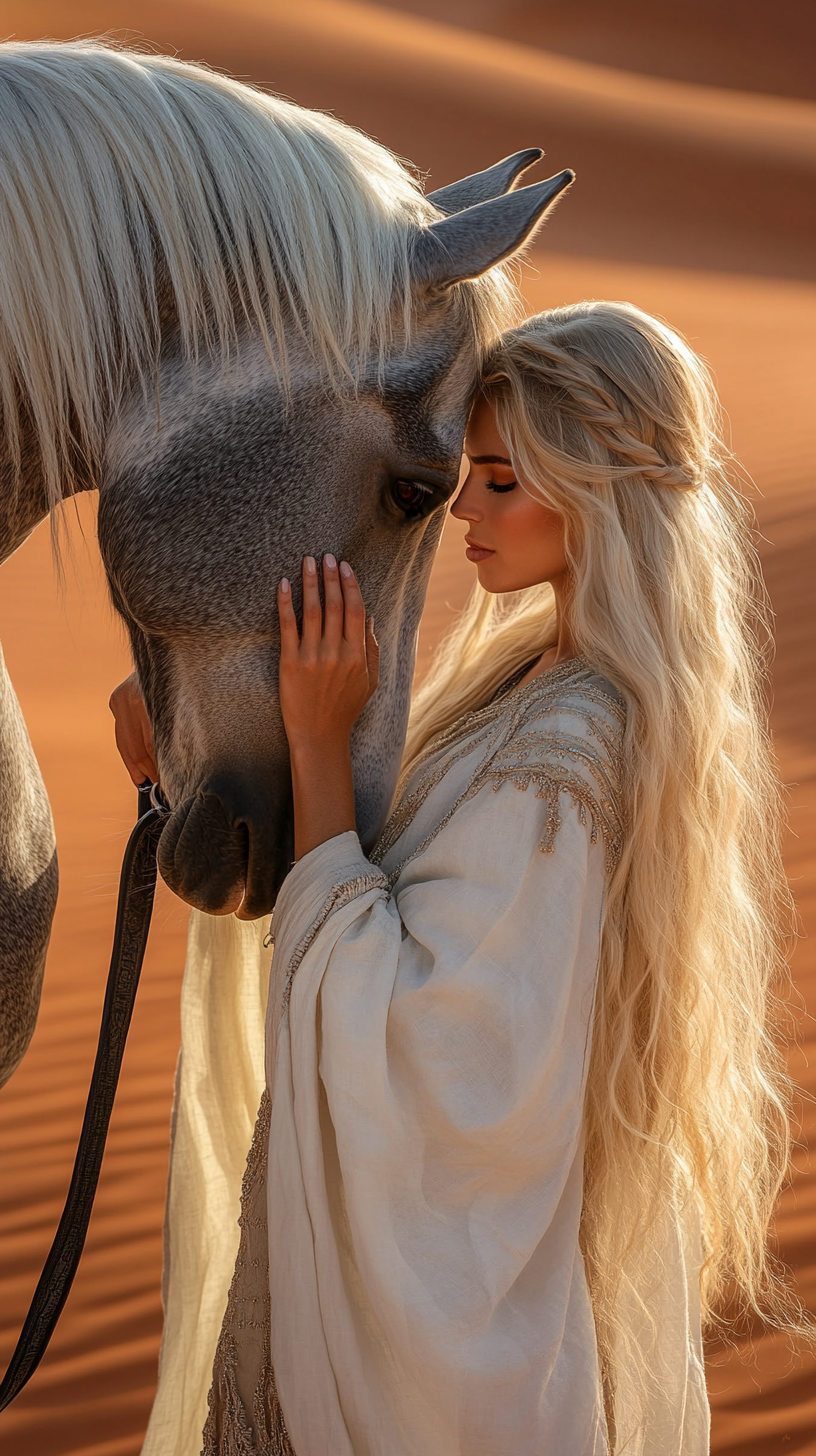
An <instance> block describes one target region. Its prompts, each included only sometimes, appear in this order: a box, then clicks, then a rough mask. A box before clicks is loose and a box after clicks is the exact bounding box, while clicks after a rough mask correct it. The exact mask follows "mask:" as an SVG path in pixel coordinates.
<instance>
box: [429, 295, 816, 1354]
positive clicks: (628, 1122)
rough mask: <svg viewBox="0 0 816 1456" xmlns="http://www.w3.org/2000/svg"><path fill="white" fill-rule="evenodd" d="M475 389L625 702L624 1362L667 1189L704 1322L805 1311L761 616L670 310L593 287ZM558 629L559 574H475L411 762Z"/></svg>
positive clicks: (620, 874) (747, 557) (611, 1140)
mask: <svg viewBox="0 0 816 1456" xmlns="http://www.w3.org/2000/svg"><path fill="white" fill-rule="evenodd" d="M483 388H484V393H485V396H486V398H487V399H488V400H489V401H490V402H491V403H492V404H493V405H494V407H495V411H496V417H497V422H498V427H499V431H500V433H501V435H502V437H503V439H504V440H505V441H506V443H507V446H508V448H509V453H510V456H511V459H512V461H513V464H514V467H515V469H516V470H517V472H518V476H519V479H520V480H521V481H522V482H523V483H524V486H525V488H526V489H527V490H528V491H529V492H530V493H531V494H533V495H535V496H537V497H538V498H540V499H541V500H542V502H544V503H545V504H546V505H548V506H549V507H551V508H553V509H555V510H557V511H558V512H560V513H561V515H562V516H563V518H564V521H565V523H566V540H567V556H568V562H569V568H570V574H571V588H570V597H569V613H570V630H571V634H572V637H573V639H574V642H575V643H576V645H577V650H578V651H579V652H580V653H581V654H582V655H583V656H584V657H585V658H586V659H587V660H588V662H589V663H590V664H591V665H592V666H593V667H594V668H595V669H597V671H599V672H600V673H603V674H604V675H605V676H606V677H607V678H608V679H609V680H610V681H611V682H612V683H613V684H614V685H615V686H616V687H617V688H618V689H619V690H620V692H621V693H622V694H623V696H624V697H625V699H626V703H627V708H628V715H627V727H626V735H625V744H624V762H625V772H626V775H627V782H626V785H625V790H626V801H627V806H628V816H629V824H628V834H627V843H626V848H625V850H624V854H623V859H622V861H621V864H620V866H619V868H618V869H617V871H616V872H615V875H614V878H613V880H612V883H611V885H610V886H609V892H608V896H607V904H606V912H605V920H604V927H603V934H602V945H601V961H600V978H599V986H598V994H597V1001H596V1011H595V1023H594V1037H593V1049H592V1059H591V1066H590V1070H589V1078H588V1087H587V1094H586V1108H585V1134H586V1153H585V1193H584V1208H583V1220H582V1246H583V1250H584V1255H585V1260H586V1265H587V1270H588V1275H589V1280H590V1286H591V1291H592V1298H593V1304H594V1310H595V1317H596V1322H597V1327H598V1332H599V1338H600V1343H601V1350H602V1355H603V1356H604V1359H605V1364H606V1368H607V1373H609V1366H610V1360H611V1351H612V1349H613V1347H614V1345H615V1343H616V1338H617V1336H618V1335H619V1333H620V1332H619V1331H618V1332H616V1330H615V1321H616V1309H617V1308H618V1307H619V1301H620V1295H621V1280H622V1278H623V1277H625V1276H624V1275H623V1273H622V1271H624V1270H625V1269H626V1267H627V1265H628V1264H629V1263H630V1260H631V1257H632V1255H633V1254H634V1255H635V1257H636V1256H637V1250H638V1248H642V1247H644V1243H645V1241H648V1238H649V1233H650V1229H651V1228H652V1227H653V1226H654V1223H655V1220H656V1219H658V1218H659V1217H660V1214H661V1210H665V1208H666V1204H667V1200H672V1199H674V1200H677V1199H678V1198H679V1199H680V1200H681V1201H684V1202H685V1203H686V1205H688V1204H689V1202H691V1204H692V1205H693V1206H694V1207H695V1208H696V1214H695V1217H699V1222H700V1225H701V1229H702V1264H703V1270H702V1301H703V1317H704V1322H705V1323H707V1324H708V1325H709V1326H710V1325H711V1324H712V1322H715V1321H716V1320H717V1318H718V1314H719V1315H720V1316H721V1314H722V1311H723V1310H724V1308H725V1306H726V1304H727V1307H728V1310H729V1313H730V1315H731V1316H732V1317H733V1316H734V1314H735V1312H736V1311H737V1310H738V1309H741V1310H742V1311H743V1312H752V1311H758V1312H759V1313H760V1314H761V1315H762V1316H763V1318H764V1319H766V1320H770V1321H771V1322H772V1323H773V1324H775V1325H783V1326H786V1327H788V1328H799V1329H801V1328H802V1322H801V1318H800V1316H799V1313H798V1310H797V1307H796V1304H795V1300H794V1299H793V1297H792V1295H790V1294H789V1292H788V1291H787V1289H786V1286H785V1284H784V1281H783V1280H782V1279H781V1278H780V1277H779V1274H778V1271H777V1269H776V1267H775V1265H774V1263H773V1261H772V1259H771V1258H770V1256H769V1252H768V1242H767V1234H768V1228H769V1223H770V1220H771V1217H772V1213H773V1209H774V1204H775V1201H776V1199H777V1195H778V1193H779V1190H780V1186H781V1184H782V1181H783V1178H784V1176H785V1170H786V1166H787V1161H788V1139H789V1131H788V1129H789V1120H788V1090H789V1089H788V1084H787V1081H786V1078H785V1074H784V1068H783V1060H782V1056H781V1052H780V1047H779V1042H778V1037H777V1034H776V1031H775V1026H776V1012H777V1009H778V1005H779V995H780V992H781V991H782V990H783V987H784V980H785V971H786V966H785V958H784V954H783V951H784V944H785V941H786V938H787V934H788V933H789V930H790V925H791V920H790V907H789V897H788V891H787V887H786V882H785V878H784V875H783V870H782V863H781V857H780V848H779V846H780V826H781V809H780V787H779V783H778V778H777V773H776V769H775V765H774V759H773V754H772V751H771V747H770V742H769V736H768V729H767V721H766V720H767V713H766V702H765V697H764V687H765V673H766V666H767V653H768V649H769V644H770V632H769V623H768V611H767V605H766V600H765V595H764V590H763V586H762V578H761V574H760V571H759V565H758V562H757V558H756V554H755V550H754V546H753V537H752V515H751V511H750V508H749V506H748V505H747V503H746V501H745V499H744V498H743V496H742V494H741V493H740V491H739V489H738V488H737V486H736V484H735V483H734V482H733V481H732V480H731V478H730V476H731V474H732V473H733V472H732V471H731V470H730V468H728V467H729V461H730V457H729V455H728V452H727V451H726V449H725V447H724V446H723V444H722V440H721V432H720V426H719V409H718V404H717V399H716V395H715V392H714V388H713V386H712V382H711V379H710V376H709V374H708V372H707V370H706V368H705V365H704V364H703V363H702V362H701V360H700V359H699V358H697V357H696V356H695V354H694V353H693V352H692V350H691V349H690V348H689V347H688V345H687V344H686V343H685V342H684V340H683V339H682V338H681V337H680V336H679V335H678V334H676V333H674V332H672V331H671V330H670V329H668V328H667V327H666V326H665V325H664V324H662V323H660V322H659V321H658V320H656V319H654V318H650V317H649V316H648V315H646V314H644V313H641V312H640V311H639V310H638V309H636V308H634V307H633V306H631V305H629V304H625V303H597V302H596V303H581V304H577V305H575V306H573V307H570V308H562V309H556V310H553V311H552V312H549V313H545V314H540V315H539V316H538V317H536V318H532V319H528V320H527V321H526V322H525V323H523V324H522V325H521V326H520V327H518V328H516V329H514V330H512V331H511V332H509V333H507V334H505V335H504V337H503V338H502V340H501V342H500V344H499V346H498V347H497V348H496V350H495V352H494V353H493V355H492V357H491V358H490V359H489V361H488V365H487V369H486V373H485V377H484V385H483ZM555 637H556V617H555V605H554V600H553V594H552V590H551V588H550V587H549V586H541V587H537V588H534V589H532V590H530V591H527V592H520V593H517V594H515V595H513V596H506V597H490V596H489V595H488V594H487V593H486V592H484V591H483V590H482V589H481V588H478V587H477V588H476V590H475V592H474V594H473V595H472V597H471V601H470V604H469V606H468V607H467V608H466V610H465V612H464V614H463V617H462V619H461V621H460V623H459V625H458V627H457V629H456V630H455V632H454V634H453V635H452V637H451V638H450V639H449V640H448V641H447V643H446V644H444V646H443V649H442V651H441V654H440V655H439V657H438V658H437V661H436V664H435V666H434V667H433V668H432V670H431V673H430V674H429V676H428V678H427V679H426V681H425V683H424V684H423V686H422V688H421V689H420V691H419V692H418V693H417V695H416V698H415V701H414V704H413V711H412V717H411V724H410V729H409V739H408V744H407V750H406V759H405V764H406V767H410V765H411V763H412V762H414V761H415V760H416V757H417V755H418V754H419V753H420V752H421V750H422V748H423V746H424V745H426V744H427V743H428V741H429V740H430V739H431V738H432V737H433V736H435V734H436V733H438V732H439V731H441V730H442V729H443V728H445V727H446V726H448V725H449V724H450V723H452V722H453V721H455V719H456V718H457V717H458V716H459V715H460V714H461V713H463V712H465V711H467V710H468V709H470V708H472V707H474V706H476V705H477V704H479V703H482V702H484V701H485V700H487V699H488V698H489V696H490V695H491V694H492V693H493V692H494V691H495V689H496V687H497V686H498V685H499V684H500V683H501V682H502V681H503V680H505V679H506V678H507V676H508V675H509V674H510V673H512V672H513V671H514V670H515V669H516V668H518V667H520V666H521V665H522V664H524V663H526V662H529V661H530V660H531V659H532V658H533V657H534V656H536V655H537V654H538V653H540V652H541V651H543V650H544V649H545V648H546V647H547V646H548V645H550V644H551V643H553V642H554V641H555ZM611 1363H612V1364H614V1361H613V1360H612V1361H611ZM612 1378H613V1383H614V1372H613V1376H612Z"/></svg>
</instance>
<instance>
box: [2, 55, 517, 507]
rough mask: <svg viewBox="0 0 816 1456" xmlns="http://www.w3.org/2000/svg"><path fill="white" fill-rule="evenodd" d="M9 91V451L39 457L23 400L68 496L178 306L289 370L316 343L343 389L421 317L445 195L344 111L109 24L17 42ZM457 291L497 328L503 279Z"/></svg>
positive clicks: (208, 341) (197, 351) (46, 470)
mask: <svg viewBox="0 0 816 1456" xmlns="http://www.w3.org/2000/svg"><path fill="white" fill-rule="evenodd" d="M0 108H1V109H2V115H3V130H2V136H1V137H0V154H1V155H0V168H1V169H2V182H0V238H2V249H0V401H1V402H2V410H3V417H4V424H5V435H6V447H5V448H6V450H7V452H8V460H9V463H10V465H11V468H12V473H14V471H15V470H16V471H19V469H20V465H21V447H20V438H21V427H20V416H21V410H20V401H21V400H22V401H23V402H24V405H25V410H26V413H27V417H28V418H29V419H30V421H31V427H32V428H33V430H34V432H35V434H36V438H37V444H38V458H39V460H40V464H41V471H42V476H43V478H44V481H45V485H46V496H47V499H48V500H49V501H50V502H51V503H52V504H53V503H55V502H56V501H57V500H59V499H61V498H62V496H63V495H64V494H65V493H67V492H69V491H70V490H72V489H74V488H76V480H75V474H74V479H73V480H72V471H73V469H74V467H73V464H72V462H75V460H76V457H77V452H78V451H79V453H80V454H81V455H82V456H83V457H84V458H85V459H86V460H87V462H88V478H89V479H90V481H91V483H93V478H92V477H93V473H94V469H95V468H96V466H97V464H98V461H99V460H100V459H101V456H102V453H103V449H104V442H105V437H106V432H107V429H108V425H109V422H110V420H111V418H112V417H113V415H114V413H115V411H116V409H117V408H118V405H119V402H120V400H121V398H122V396H123V394H124V392H125V391H126V390H127V389H128V388H130V387H131V386H132V385H133V382H134V380H135V381H137V382H138V380H139V379H141V380H142V381H143V383H144V387H145V392H146V395H148V396H149V393H150V391H151V389H152V381H153V378H154V375H156V373H157V371H158V369H159V361H160V359H161V356H162V352H163V350H164V349H165V347H166V344H167V339H166V337H165V336H164V335H163V329H164V328H165V327H166V323H167V320H168V318H169V319H171V321H172V327H173V328H174V330H175V332H176V343H177V346H178V349H179V352H180V354H181V355H182V356H183V357H184V359H185V360H186V361H187V362H188V363H190V362H193V361H195V359H196V358H197V357H200V356H202V355H203V356H206V355H207V354H208V353H209V354H211V355H212V356H213V357H214V358H217V359H218V360H219V361H220V362H221V364H222V365H223V364H224V363H225V361H228V360H229V359H230V358H231V357H232V356H233V354H234V351H235V348H236V346H237V343H238V340H239V338H240V336H241V334H242V333H244V334H245V333H246V332H247V331H249V332H254V333H256V334H257V337H258V338H259V339H260V340H261V341H262V343H263V346H264V348H265V350H266V354H267V359H268V361H269V362H270V363H271V365H272V366H273V367H274V369H275V370H276V371H277V372H278V374H279V376H280V377H281V379H282V380H283V381H284V383H285V382H286V379H287V377H288V372H289V366H290V355H291V346H292V341H293V340H295V341H296V343H297V347H298V348H301V347H302V346H304V345H305V346H306V348H307V349H308V351H309V354H310V356H311V358H312V360H313V361H314V363H315V365H316V367H317V368H318V369H319V370H320V371H321V372H322V374H323V376H324V378H325V379H326V380H327V381H329V382H330V383H333V384H335V385H337V384H339V385H340V386H341V387H345V385H346V384H347V383H348V381H349V379H353V376H354V372H355V367H356V366H355V361H356V360H359V359H366V360H369V359H370V357H371V356H372V354H373V355H374V356H375V357H378V358H380V359H382V358H384V357H385V356H386V355H387V354H388V352H389V350H391V349H392V347H393V342H394V335H395V330H396V333H397V334H399V333H400V332H403V333H404V332H405V331H406V330H409V329H410V325H411V319H412V310H413V302H414V300H413V298H412V292H411V276H410V253H411V243H412V239H413V238H414V237H415V235H416V229H417V228H418V227H422V226H424V225H426V224H427V223H428V222H430V221H431V220H432V219H433V218H434V217H435V216H437V214H436V212H435V210H434V209H433V207H432V206H431V205H430V204H429V203H427V202H426V201H425V199H424V197H423V195H422V192H421V190H420V188H419V186H418V184H417V182H416V181H415V179H414V178H413V177H412V176H411V175H410V174H409V173H408V172H407V171H406V169H405V168H404V167H403V166H401V165H400V163H399V162H398V161H397V159H396V158H395V157H393V156H392V155H391V153H389V152H388V151H387V150H386V149H385V148H384V147H381V146H379V145H378V144H377V143H375V142H373V141H371V140H370V139H369V138H367V137H365V136H363V135H362V134H361V133H359V132H357V131H354V130H353V129H352V128H350V127H346V126H344V125H343V123H341V122H338V121H336V120H335V119H334V118H332V117H328V116H325V115H323V114H322V113H317V112H310V111H306V110H304V109H302V108H300V107H297V106H295V105H293V104H292V103H290V102H286V101H282V100H280V99H279V98H276V97H273V96H269V95H266V94H264V93H261V92H259V91H255V90H253V89H252V88H250V87H248V86H246V85H243V84H242V83H239V82H237V81H234V80H231V79H230V78H228V77H225V76H222V75H219V74H216V73H214V72H211V71H208V70H206V69H205V68H204V67H201V66H193V65H189V64H186V63H183V62H179V61H176V60H174V59H171V58H168V57H165V56H157V55H151V54H142V53H139V52H134V51H128V50H119V49H114V48H111V47H109V46H106V45H102V44H100V43H99V42H72V43H70V44H53V43H47V42H38V43H27V42H10V43H7V44H5V45H3V46H0ZM457 293H458V295H459V297H460V306H461V307H463V308H465V309H466V310H467V311H468V312H469V314H470V316H471V322H472V325H473V328H474V331H475V333H476V334H477V335H478V334H480V333H481V334H483V335H484V336H485V337H486V336H488V335H489V334H490V333H491V332H492V331H493V329H494V327H495V325H496V323H497V321H498V320H499V318H500V316H501V314H502V311H503V308H504V303H505V295H506V284H505V281H504V279H503V278H502V276H501V275H497V276H494V277H492V278H487V279H483V280H479V281H478V282H477V283H474V284H465V285H460V286H459V288H458V290H457ZM42 321H47V326H45V325H43V324H42ZM86 484H87V481H86V482H83V488H84V486H85V485H86Z"/></svg>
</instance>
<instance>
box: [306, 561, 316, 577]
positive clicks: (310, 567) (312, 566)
mask: <svg viewBox="0 0 816 1456" xmlns="http://www.w3.org/2000/svg"><path fill="white" fill-rule="evenodd" d="M306 570H307V571H308V573H309V575H310V576H314V574H315V572H316V571H317V562H316V561H315V559H314V557H313V556H307V557H306Z"/></svg>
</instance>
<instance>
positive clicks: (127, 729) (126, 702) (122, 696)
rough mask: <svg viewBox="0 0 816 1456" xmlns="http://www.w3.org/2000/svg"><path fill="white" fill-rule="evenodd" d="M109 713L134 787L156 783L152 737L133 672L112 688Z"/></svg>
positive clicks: (154, 752)
mask: <svg viewBox="0 0 816 1456" xmlns="http://www.w3.org/2000/svg"><path fill="white" fill-rule="evenodd" d="M110 710H111V712H112V713H113V717H114V721H115V724H116V747H117V748H118V749H119V753H120V756H121V758H122V762H123V763H124V765H125V768H126V769H127V771H128V773H129V774H130V777H131V778H132V779H133V782H134V784H136V785H139V784H143V783H144V781H145V779H150V782H151V783H153V784H155V783H157V782H158V778H159V771H158V769H157V767H156V750H155V748H154V747H153V733H152V731H151V727H150V719H149V718H148V716H147V708H146V707H145V702H144V698H143V697H142V693H141V689H140V687H139V683H138V679H137V677H136V674H135V672H134V673H131V675H130V677H126V678H125V681H124V682H123V683H120V684H119V686H118V688H114V690H113V692H112V693H111V695H110Z"/></svg>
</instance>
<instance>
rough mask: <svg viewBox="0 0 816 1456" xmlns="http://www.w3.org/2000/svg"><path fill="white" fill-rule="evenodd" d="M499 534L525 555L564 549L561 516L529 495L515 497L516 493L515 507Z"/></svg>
mask: <svg viewBox="0 0 816 1456" xmlns="http://www.w3.org/2000/svg"><path fill="white" fill-rule="evenodd" d="M499 531H500V532H501V534H502V536H505V537H506V539H507V542H508V545H509V544H511V543H512V546H513V547H514V549H516V550H520V551H521V552H523V554H524V555H525V556H529V555H533V554H535V553H536V552H540V551H542V550H544V551H547V552H548V553H549V552H552V550H553V549H562V548H563V543H564V522H563V519H562V518H561V516H559V515H558V513H557V511H552V510H550V509H549V507H547V506H543V505H539V504H538V502H537V501H534V500H531V499H530V497H529V496H528V495H526V494H523V495H522V496H521V497H516V496H515V492H514V493H513V499H512V504H510V505H509V508H508V510H507V512H506V514H505V517H504V519H503V520H502V521H500V522H499Z"/></svg>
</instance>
